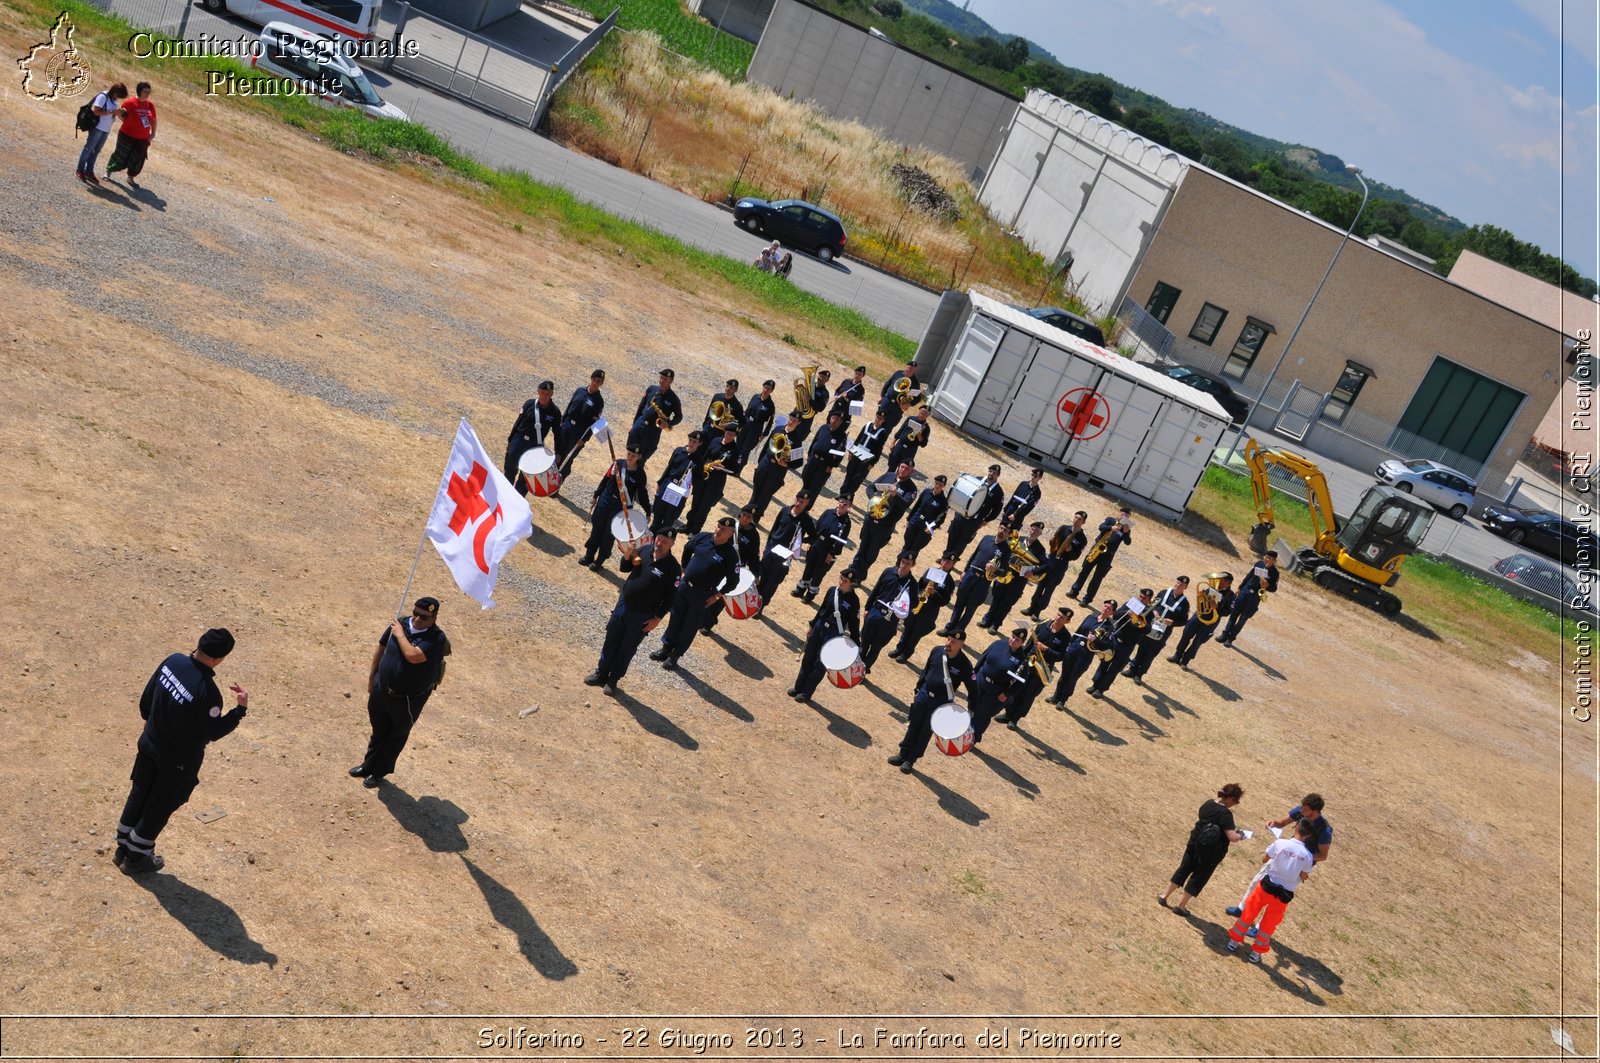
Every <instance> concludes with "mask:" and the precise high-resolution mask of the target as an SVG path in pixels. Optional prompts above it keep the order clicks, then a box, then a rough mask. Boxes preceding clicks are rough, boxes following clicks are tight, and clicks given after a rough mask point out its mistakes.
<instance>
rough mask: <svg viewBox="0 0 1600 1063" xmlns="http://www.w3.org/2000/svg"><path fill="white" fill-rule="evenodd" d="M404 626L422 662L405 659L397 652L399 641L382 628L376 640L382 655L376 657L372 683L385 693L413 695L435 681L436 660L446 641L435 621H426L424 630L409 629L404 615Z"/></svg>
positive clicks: (426, 690) (420, 692) (438, 661)
mask: <svg viewBox="0 0 1600 1063" xmlns="http://www.w3.org/2000/svg"><path fill="white" fill-rule="evenodd" d="M405 625H406V638H408V639H410V640H411V644H412V645H413V646H415V647H416V648H417V649H419V650H421V651H422V654H423V658H424V659H423V661H422V662H421V663H420V664H412V663H411V662H410V661H408V660H406V658H405V654H403V653H401V652H400V643H399V642H398V641H397V640H396V639H395V637H394V632H393V631H391V630H389V629H388V628H384V629H383V635H382V637H380V638H379V639H378V645H380V646H382V647H383V655H382V656H381V657H379V658H378V675H377V678H376V682H377V684H378V689H379V690H380V691H382V692H383V693H385V694H396V695H401V694H403V695H408V696H411V697H415V696H416V695H418V694H426V693H427V692H428V691H430V690H432V689H433V688H434V686H435V684H437V683H438V682H439V663H440V662H441V661H443V660H444V653H445V647H446V646H448V645H449V644H450V640H449V639H447V638H445V636H444V632H443V631H442V630H440V628H439V625H438V624H430V625H429V626H428V630H426V631H412V630H411V621H410V619H409V618H408V619H406V621H405Z"/></svg>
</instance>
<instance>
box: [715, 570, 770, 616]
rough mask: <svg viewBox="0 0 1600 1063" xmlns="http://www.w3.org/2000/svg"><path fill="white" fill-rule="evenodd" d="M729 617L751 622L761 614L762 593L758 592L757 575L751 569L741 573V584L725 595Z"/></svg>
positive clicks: (724, 601)
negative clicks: (750, 620) (751, 619)
mask: <svg viewBox="0 0 1600 1063" xmlns="http://www.w3.org/2000/svg"><path fill="white" fill-rule="evenodd" d="M723 603H724V604H725V605H726V606H727V609H728V615H729V616H731V617H733V618H734V619H735V620H749V619H750V618H751V617H752V616H755V615H756V614H757V613H759V612H761V592H760V591H758V590H756V574H755V573H754V572H751V571H750V570H749V569H744V570H743V571H741V572H740V573H739V582H738V583H737V584H735V585H734V588H733V590H731V591H729V592H728V593H727V594H725V595H723Z"/></svg>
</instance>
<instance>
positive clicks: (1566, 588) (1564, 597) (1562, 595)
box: [1494, 554, 1590, 612]
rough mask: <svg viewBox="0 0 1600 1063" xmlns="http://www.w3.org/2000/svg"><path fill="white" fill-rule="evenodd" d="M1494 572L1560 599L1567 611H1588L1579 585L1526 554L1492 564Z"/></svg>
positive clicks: (1548, 563)
mask: <svg viewBox="0 0 1600 1063" xmlns="http://www.w3.org/2000/svg"><path fill="white" fill-rule="evenodd" d="M1494 570H1495V571H1496V572H1498V573H1500V575H1502V576H1504V577H1505V578H1506V579H1509V580H1515V581H1516V582H1518V583H1520V584H1522V585H1524V586H1526V587H1532V588H1533V589H1534V590H1536V591H1543V592H1544V593H1545V594H1548V595H1549V596H1550V597H1552V598H1559V599H1561V601H1562V602H1564V603H1566V605H1567V606H1568V608H1571V609H1579V610H1582V611H1584V612H1588V611H1589V609H1590V603H1589V595H1588V594H1587V593H1586V592H1585V591H1584V588H1583V585H1582V584H1580V583H1579V582H1578V581H1577V580H1575V579H1573V578H1572V577H1571V576H1569V575H1567V574H1566V573H1565V572H1563V571H1561V569H1560V568H1559V567H1557V566H1555V565H1552V564H1551V563H1550V562H1548V561H1543V560H1540V559H1539V558H1537V557H1529V556H1528V555H1527V554H1512V555H1511V556H1510V557H1505V558H1501V559H1500V560H1499V561H1496V562H1495V563H1494Z"/></svg>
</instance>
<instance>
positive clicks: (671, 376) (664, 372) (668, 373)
mask: <svg viewBox="0 0 1600 1063" xmlns="http://www.w3.org/2000/svg"><path fill="white" fill-rule="evenodd" d="M656 375H657V376H664V377H666V378H667V379H668V380H676V379H678V374H677V373H674V372H673V371H672V370H670V369H663V370H661V371H660V372H659V373H657V374H656Z"/></svg>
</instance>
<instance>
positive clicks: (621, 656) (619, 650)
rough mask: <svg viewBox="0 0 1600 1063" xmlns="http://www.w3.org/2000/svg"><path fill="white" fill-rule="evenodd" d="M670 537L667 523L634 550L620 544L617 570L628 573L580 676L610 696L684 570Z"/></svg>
mask: <svg viewBox="0 0 1600 1063" xmlns="http://www.w3.org/2000/svg"><path fill="white" fill-rule="evenodd" d="M673 538H674V536H673V533H672V530H671V529H670V528H669V529H667V530H665V531H660V532H657V533H656V537H655V539H654V540H653V541H652V542H649V543H646V544H645V545H644V546H643V547H642V548H640V549H637V550H636V549H634V546H633V544H632V543H623V544H622V571H623V572H624V573H626V574H627V577H628V578H627V579H626V580H625V581H624V582H623V584H622V592H621V593H620V594H618V595H617V604H616V605H615V606H614V607H613V608H612V610H611V619H610V620H608V621H606V637H605V641H604V642H602V643H601V645H600V663H598V664H596V665H595V666H594V671H593V672H591V673H590V674H589V675H587V676H585V677H584V680H583V681H584V682H585V683H587V684H588V685H589V686H592V687H600V688H602V689H603V691H604V692H605V693H607V694H611V695H615V694H616V692H617V686H618V684H620V683H621V682H622V677H623V676H625V675H627V674H628V665H630V664H632V663H633V655H634V654H635V653H637V652H639V643H641V642H643V641H644V637H645V636H646V635H648V634H650V632H652V631H654V630H655V628H656V625H657V624H659V623H661V618H662V617H664V616H666V615H667V613H668V612H669V611H671V609H672V601H673V598H674V597H675V596H676V594H677V589H676V588H677V583H678V577H679V575H681V574H682V572H683V570H682V569H681V568H680V567H679V566H678V559H677V558H675V557H673V556H672V544H673Z"/></svg>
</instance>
